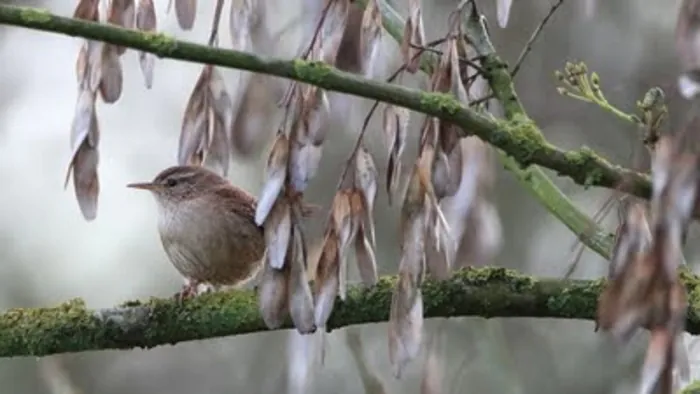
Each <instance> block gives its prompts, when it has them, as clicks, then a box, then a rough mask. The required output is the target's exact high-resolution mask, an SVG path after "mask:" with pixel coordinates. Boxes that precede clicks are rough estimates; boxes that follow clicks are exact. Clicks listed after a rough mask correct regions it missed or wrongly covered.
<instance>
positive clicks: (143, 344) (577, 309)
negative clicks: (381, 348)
mask: <svg viewBox="0 0 700 394" xmlns="http://www.w3.org/2000/svg"><path fill="white" fill-rule="evenodd" d="M395 280H396V279H395V278H394V277H384V278H381V280H380V281H379V283H378V284H377V285H376V286H374V287H371V288H367V289H366V288H363V287H352V288H350V289H349V291H348V296H347V300H346V301H345V302H342V301H340V300H339V299H338V300H336V305H335V308H334V310H333V314H332V315H331V318H330V320H329V326H328V328H329V329H335V328H339V327H345V326H349V325H354V324H367V323H377V322H385V321H387V320H388V318H389V306H390V303H391V291H392V289H393V287H394V284H395ZM682 280H683V281H684V283H685V284H686V286H687V287H688V290H689V294H690V296H689V297H690V305H691V308H690V310H689V313H688V321H687V327H686V329H687V331H688V332H690V333H692V334H697V333H700V316H699V314H698V313H699V312H700V280H699V279H698V278H697V277H696V276H694V275H692V274H688V273H684V274H683V276H682ZM602 286H603V282H602V281H600V280H598V281H584V280H556V279H536V278H533V277H530V276H525V275H521V274H518V273H517V272H515V271H512V270H507V269H503V268H479V269H476V268H470V269H465V270H462V271H459V272H457V273H456V274H455V275H454V277H453V278H451V279H449V280H446V281H442V282H438V281H427V282H426V283H425V285H424V287H423V294H424V302H425V306H424V310H425V316H426V317H427V318H430V317H455V316H481V317H484V318H494V317H547V318H565V319H589V320H590V319H592V318H593V317H594V314H595V308H596V303H597V298H598V294H599V292H600V290H601V289H602ZM291 327H292V325H291V323H290V322H287V324H285V325H284V327H283V328H291ZM591 329H592V324H591ZM259 331H267V328H266V327H265V325H264V323H263V321H262V318H261V317H260V314H259V312H258V304H257V299H256V296H255V294H254V293H253V292H252V291H231V292H218V293H209V294H203V295H201V296H199V297H196V298H194V299H191V300H187V301H185V302H184V303H183V304H182V305H179V304H178V303H177V302H175V301H174V300H173V299H151V300H147V301H133V302H128V303H125V304H124V305H121V306H119V307H116V308H111V309H102V310H91V309H88V308H87V307H86V305H85V304H84V303H83V302H82V301H80V300H74V301H70V302H67V303H64V304H61V305H59V306H57V307H54V308H36V309H13V310H9V311H7V312H5V313H2V314H0V357H12V356H44V355H49V354H55V353H67V352H81V351H87V350H101V349H130V348H137V347H139V348H152V347H155V346H160V345H166V344H175V343H178V342H184V341H192V340H199V339H207V338H214V337H223V336H229V335H241V334H247V333H252V332H259Z"/></svg>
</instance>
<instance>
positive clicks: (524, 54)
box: [510, 0, 564, 78]
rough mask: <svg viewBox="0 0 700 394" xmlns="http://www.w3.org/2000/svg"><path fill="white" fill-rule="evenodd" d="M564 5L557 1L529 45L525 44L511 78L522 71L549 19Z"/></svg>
mask: <svg viewBox="0 0 700 394" xmlns="http://www.w3.org/2000/svg"><path fill="white" fill-rule="evenodd" d="M562 3H564V0H557V2H556V3H554V5H552V7H551V8H550V9H549V12H548V13H547V15H545V17H544V19H542V22H540V24H539V25H537V28H536V29H535V31H533V32H532V35H531V36H530V39H529V40H528V41H527V44H525V47H524V48H523V50H522V52H520V56H518V61H517V62H515V67H513V71H511V72H510V77H511V78H515V75H516V74H517V73H518V71H520V66H521V65H522V64H523V61H525V58H526V57H527V55H528V54H529V53H530V51H531V50H532V45H533V44H534V43H535V40H537V37H539V35H540V33H541V32H542V29H544V25H545V24H547V22H548V21H549V18H551V17H552V15H554V12H555V11H556V10H557V8H559V6H560V5H562Z"/></svg>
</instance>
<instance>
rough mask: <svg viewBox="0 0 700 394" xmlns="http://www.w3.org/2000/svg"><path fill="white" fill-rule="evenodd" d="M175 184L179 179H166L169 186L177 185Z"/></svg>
mask: <svg viewBox="0 0 700 394" xmlns="http://www.w3.org/2000/svg"><path fill="white" fill-rule="evenodd" d="M175 185H177V180H175V179H173V178H168V179H167V180H166V181H165V186H167V187H173V186H175Z"/></svg>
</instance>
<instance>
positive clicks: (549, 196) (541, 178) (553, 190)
mask: <svg viewBox="0 0 700 394" xmlns="http://www.w3.org/2000/svg"><path fill="white" fill-rule="evenodd" d="M356 1H357V2H358V3H359V4H361V5H362V6H366V3H367V0H356ZM379 4H380V10H381V13H382V23H383V25H384V28H385V29H386V30H387V32H389V34H390V35H391V36H392V37H393V38H394V40H396V41H397V42H399V43H400V42H401V39H402V35H403V30H404V24H405V22H404V21H403V19H402V18H401V16H400V15H399V14H398V13H397V12H396V11H395V10H394V9H393V8H392V7H391V6H389V5H387V4H386V2H384V1H380V2H379ZM470 16H471V18H469V19H467V20H466V23H465V24H466V26H465V31H467V32H468V33H469V37H470V39H471V41H472V45H474V47H475V48H476V49H477V50H478V52H479V53H480V54H481V55H482V56H484V59H483V60H484V63H485V64H487V65H489V68H488V69H487V71H488V72H486V73H485V75H486V76H487V77H488V82H489V84H490V87H491V90H492V91H493V92H494V93H495V96H496V98H497V99H498V100H499V101H500V102H501V104H502V105H503V107H504V109H505V112H506V116H507V117H508V118H510V119H512V118H515V117H522V116H525V117H526V118H527V114H526V113H525V109H524V108H523V106H522V104H521V103H520V100H519V99H518V96H517V94H516V92H515V89H514V87H513V81H512V78H511V75H510V73H508V70H507V66H506V65H504V64H503V65H501V63H502V62H501V61H500V59H499V58H498V57H497V56H496V51H495V49H494V47H493V45H492V44H491V41H490V40H489V38H488V34H487V33H486V28H485V26H484V24H483V23H482V21H481V20H480V19H479V18H473V17H474V16H475V14H473V13H472V14H470ZM437 62H438V59H437V56H435V54H433V53H423V55H422V57H421V69H422V70H423V71H424V72H426V73H428V74H429V73H431V72H432V70H433V68H434V66H435V65H436V64H437ZM499 153H501V154H500V155H499V159H500V161H501V163H502V164H503V166H504V167H505V168H506V169H507V170H508V171H510V172H511V174H513V176H515V178H516V179H517V180H518V182H519V183H520V184H521V185H522V186H523V188H525V190H528V191H529V192H530V193H531V194H532V195H533V196H534V197H535V198H536V199H537V200H538V201H539V202H540V204H542V205H543V206H544V207H545V208H546V209H547V210H548V211H549V212H550V213H551V214H552V215H554V216H555V217H556V218H557V219H559V220H560V221H561V222H562V223H563V224H564V225H565V226H566V227H568V228H569V230H571V231H572V232H573V233H574V234H576V235H577V237H578V238H579V239H580V240H581V242H582V243H583V244H584V245H586V246H588V247H589V248H591V249H592V250H593V251H595V252H596V253H598V254H599V255H601V256H603V258H605V259H607V258H608V257H609V256H610V251H611V250H612V240H613V235H612V234H610V233H608V232H607V231H605V230H603V229H602V228H601V227H600V226H598V225H597V224H596V223H595V222H594V221H593V220H592V219H591V218H590V217H589V216H588V215H586V214H585V213H583V212H582V211H581V210H580V209H578V207H576V205H574V204H573V203H572V202H571V200H570V199H569V198H568V197H567V196H566V195H565V194H564V193H563V192H562V191H561V190H560V189H559V188H558V187H557V186H556V185H555V184H554V182H552V180H551V179H550V178H549V177H548V176H547V174H545V173H544V171H542V169H541V168H539V167H537V166H530V167H528V168H523V167H522V166H521V165H520V164H519V163H518V162H517V161H516V160H513V158H511V157H509V156H508V155H506V154H504V153H503V151H499Z"/></svg>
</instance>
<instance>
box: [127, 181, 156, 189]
mask: <svg viewBox="0 0 700 394" xmlns="http://www.w3.org/2000/svg"><path fill="white" fill-rule="evenodd" d="M126 187H130V188H132V189H143V190H154V189H156V188H157V187H158V185H156V184H155V183H152V182H140V183H130V184H128V185H126Z"/></svg>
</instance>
